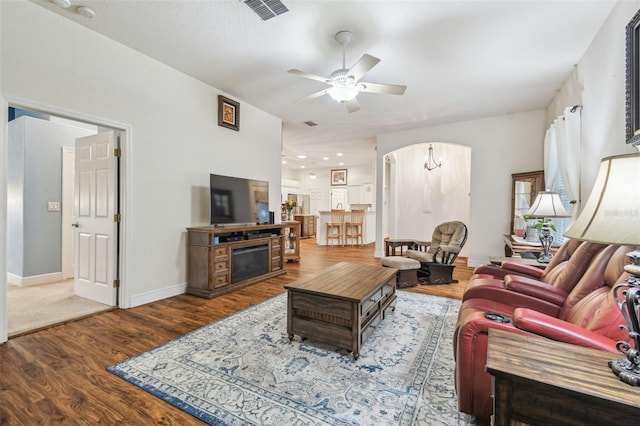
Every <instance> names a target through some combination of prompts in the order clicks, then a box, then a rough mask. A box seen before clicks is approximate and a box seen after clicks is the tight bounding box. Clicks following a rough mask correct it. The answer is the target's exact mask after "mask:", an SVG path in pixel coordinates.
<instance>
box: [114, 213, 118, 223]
mask: <svg viewBox="0 0 640 426" xmlns="http://www.w3.org/2000/svg"><path fill="white" fill-rule="evenodd" d="M113 221H114V222H116V223H120V213H116V214H114V215H113Z"/></svg>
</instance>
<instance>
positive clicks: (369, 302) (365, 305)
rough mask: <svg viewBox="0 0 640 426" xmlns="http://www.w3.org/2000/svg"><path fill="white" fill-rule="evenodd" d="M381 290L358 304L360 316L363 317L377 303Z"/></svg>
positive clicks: (380, 296) (380, 297)
mask: <svg viewBox="0 0 640 426" xmlns="http://www.w3.org/2000/svg"><path fill="white" fill-rule="evenodd" d="M382 290H383V289H382V288H379V289H378V290H376V291H374V292H373V293H371V295H370V296H369V297H368V298H367V299H366V300H363V301H362V302H361V303H360V315H363V314H364V313H365V312H367V311H368V310H369V309H371V307H372V306H373V305H375V304H376V303H378V302H379V301H380V299H382Z"/></svg>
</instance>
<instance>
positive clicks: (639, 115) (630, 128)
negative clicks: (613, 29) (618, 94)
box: [625, 10, 640, 146]
mask: <svg viewBox="0 0 640 426" xmlns="http://www.w3.org/2000/svg"><path fill="white" fill-rule="evenodd" d="M625 35H626V55H625V56H626V71H625V77H626V78H625V80H626V84H625V127H626V129H625V130H626V131H625V138H626V140H627V143H628V144H631V145H633V146H638V145H640V93H639V91H640V65H639V61H640V10H638V12H636V14H635V16H634V17H633V19H631V21H630V22H629V23H628V24H627V27H626V28H625Z"/></svg>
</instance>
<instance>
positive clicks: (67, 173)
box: [62, 146, 76, 280]
mask: <svg viewBox="0 0 640 426" xmlns="http://www.w3.org/2000/svg"><path fill="white" fill-rule="evenodd" d="M75 159H76V149H75V148H71V147H68V146H65V147H62V279H63V280H66V279H68V278H73V276H74V273H73V267H74V262H73V247H74V241H73V228H72V226H71V224H72V223H73V222H74V221H75V220H74V214H75V212H74V209H72V208H69V207H70V206H73V203H74V199H75V198H74V192H75V190H74V176H73V174H74V172H75ZM65 205H66V206H67V207H66V208H65Z"/></svg>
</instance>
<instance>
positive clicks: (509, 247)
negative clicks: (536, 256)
mask: <svg viewBox="0 0 640 426" xmlns="http://www.w3.org/2000/svg"><path fill="white" fill-rule="evenodd" d="M503 240H504V251H505V255H507V257H510V255H511V256H518V257H519V256H520V255H522V252H524V251H527V252H532V253H542V245H541V244H540V243H530V242H527V241H525V240H524V239H522V238H519V237H514V236H513V235H507V234H505V235H503ZM558 247H560V245H559V244H556V243H554V244H551V248H550V249H549V251H550V252H551V254H555V252H556V251H558Z"/></svg>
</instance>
